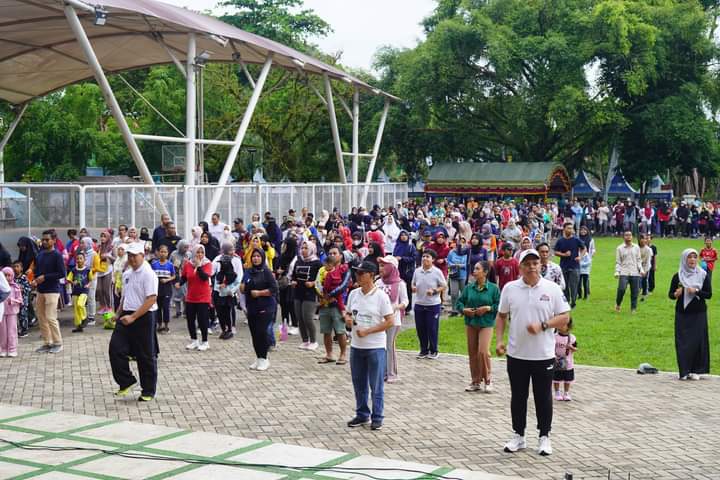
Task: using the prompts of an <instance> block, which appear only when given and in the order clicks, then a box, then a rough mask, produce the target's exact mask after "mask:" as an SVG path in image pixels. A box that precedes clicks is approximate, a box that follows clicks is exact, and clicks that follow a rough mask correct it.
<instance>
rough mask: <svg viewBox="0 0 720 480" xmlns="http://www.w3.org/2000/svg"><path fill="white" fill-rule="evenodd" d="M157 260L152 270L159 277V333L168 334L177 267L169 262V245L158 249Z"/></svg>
mask: <svg viewBox="0 0 720 480" xmlns="http://www.w3.org/2000/svg"><path fill="white" fill-rule="evenodd" d="M157 257H158V258H157V259H155V260H153V261H152V264H151V266H152V269H153V271H154V272H155V275H157V277H158V295H157V306H158V312H157V313H158V317H157V326H158V329H157V331H158V332H161V333H167V332H169V331H170V328H169V327H168V324H169V323H170V299H171V298H172V295H173V290H172V289H173V284H174V283H175V278H176V277H177V275H176V274H175V267H174V266H173V264H172V262H170V261H169V260H168V247H167V245H160V247H159V248H158V249H157Z"/></svg>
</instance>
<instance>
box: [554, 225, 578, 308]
mask: <svg viewBox="0 0 720 480" xmlns="http://www.w3.org/2000/svg"><path fill="white" fill-rule="evenodd" d="M584 247H585V244H584V243H583V241H582V240H580V239H579V238H578V237H576V236H575V227H574V225H573V223H572V222H565V224H564V225H563V235H562V237H560V238H558V240H557V242H555V255H557V256H558V257H560V268H561V269H562V272H563V277H564V278H565V297H566V298H567V300H568V302H570V307H572V308H575V299H576V298H577V291H578V283H579V282H580V249H582V248H584Z"/></svg>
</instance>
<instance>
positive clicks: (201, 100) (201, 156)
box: [195, 68, 205, 185]
mask: <svg viewBox="0 0 720 480" xmlns="http://www.w3.org/2000/svg"><path fill="white" fill-rule="evenodd" d="M204 72H205V69H204V68H201V69H199V70H198V71H197V89H198V94H197V103H198V106H197V109H198V112H197V135H196V136H195V138H205V74H204ZM197 160H198V172H200V184H201V185H202V184H203V183H205V150H204V149H202V148H198V149H197Z"/></svg>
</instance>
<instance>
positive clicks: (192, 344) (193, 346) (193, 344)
mask: <svg viewBox="0 0 720 480" xmlns="http://www.w3.org/2000/svg"><path fill="white" fill-rule="evenodd" d="M199 346H200V343H198V341H197V340H193V341H192V342H190V343H188V344H187V345H186V346H185V349H187V350H197V349H198V347H199Z"/></svg>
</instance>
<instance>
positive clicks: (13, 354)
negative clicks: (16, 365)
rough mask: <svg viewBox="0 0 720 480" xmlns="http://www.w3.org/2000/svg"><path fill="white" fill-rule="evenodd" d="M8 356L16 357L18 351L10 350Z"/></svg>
mask: <svg viewBox="0 0 720 480" xmlns="http://www.w3.org/2000/svg"><path fill="white" fill-rule="evenodd" d="M7 356H8V357H10V358H15V357H17V352H8V354H7Z"/></svg>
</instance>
